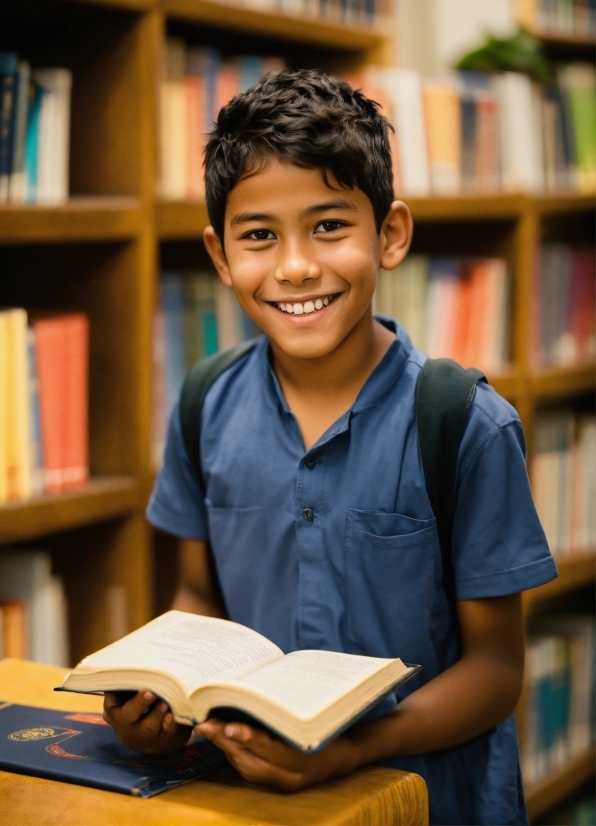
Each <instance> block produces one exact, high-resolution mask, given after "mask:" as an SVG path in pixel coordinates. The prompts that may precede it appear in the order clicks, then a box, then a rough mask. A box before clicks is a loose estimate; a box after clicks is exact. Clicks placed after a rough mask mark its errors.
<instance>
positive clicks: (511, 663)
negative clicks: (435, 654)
mask: <svg viewBox="0 0 596 826" xmlns="http://www.w3.org/2000/svg"><path fill="white" fill-rule="evenodd" d="M457 609H458V615H459V620H460V627H461V633H462V643H463V651H462V656H461V659H460V660H458V662H457V663H455V664H454V665H453V666H452V667H451V668H449V669H448V670H447V671H444V672H443V673H442V674H440V675H439V676H438V677H436V678H435V679H434V680H431V681H430V682H429V683H427V684H426V685H425V686H423V687H422V688H420V689H418V691H415V692H413V693H412V694H411V695H409V696H408V697H407V698H406V699H405V700H403V701H402V702H401V703H400V704H399V705H398V706H397V708H395V709H394V711H392V712H390V713H389V714H387V715H386V716H384V717H382V718H380V719H378V720H375V721H373V722H372V723H366V724H363V725H360V726H354V728H352V729H351V730H350V731H348V732H347V733H346V734H344V735H342V736H340V737H338V738H337V740H335V741H334V742H333V743H331V744H330V745H329V746H328V747H327V748H326V749H325V750H324V751H322V752H320V753H318V754H314V755H305V754H302V753H301V752H299V751H297V750H296V749H292V748H291V747H290V746H287V745H286V744H285V743H283V742H282V741H281V740H277V739H276V738H273V737H271V736H269V735H268V734H266V733H265V732H262V731H258V730H256V729H252V728H251V727H250V726H247V725H245V724H238V723H232V724H230V723H222V722H219V721H208V722H207V723H203V724H202V725H201V726H197V727H196V729H195V731H197V733H200V734H204V735H205V736H207V737H209V738H210V739H211V740H213V742H214V743H215V745H217V746H219V747H220V748H222V749H223V750H224V751H225V752H226V756H227V757H228V760H229V761H230V762H231V763H232V765H234V766H235V768H237V769H238V771H240V773H241V774H242V775H243V776H244V777H245V778H246V779H247V780H250V781H253V782H260V783H267V784H269V785H271V786H275V787H276V788H280V789H282V790H284V791H295V790H297V789H301V788H304V787H305V786H310V785H312V784H313V783H318V782H319V781H321V780H324V779H326V778H328V777H336V776H339V775H342V774H347V773H348V772H351V771H353V770H354V769H356V768H357V767H358V766H362V765H366V764H368V763H373V762H375V761H377V760H383V759H386V758H390V757H398V756H402V755H408V754H422V753H425V752H430V751H436V750H437V749H443V748H447V747H449V746H455V745H458V744H459V743H463V742H465V741H466V740H470V739H472V738H473V737H476V736H478V735H479V734H482V733H483V732H485V731H488V730H489V729H490V728H492V727H493V726H495V725H497V724H498V723H500V722H501V721H502V720H504V719H505V718H506V717H508V716H509V714H511V712H512V711H513V709H514V707H515V704H516V702H517V700H518V698H519V694H520V691H521V685H522V678H523V668H524V631H523V621H522V611H521V596H520V594H512V595H511V596H504V597H494V598H489V599H478V600H469V601H465V602H458V604H457Z"/></svg>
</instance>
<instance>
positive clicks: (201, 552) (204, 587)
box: [172, 539, 226, 619]
mask: <svg viewBox="0 0 596 826" xmlns="http://www.w3.org/2000/svg"><path fill="white" fill-rule="evenodd" d="M172 608H176V609H177V610H178V611H189V612H190V613H193V614H202V615H203V616H206V617H221V618H222V619H225V617H226V612H225V609H224V605H223V600H222V597H221V592H220V590H219V583H218V581H217V575H216V573H215V567H214V563H213V555H212V553H211V549H210V548H209V544H208V543H207V542H204V541H202V540H200V539H181V540H180V564H179V578H178V590H177V592H176V596H175V597H174V602H173V605H172Z"/></svg>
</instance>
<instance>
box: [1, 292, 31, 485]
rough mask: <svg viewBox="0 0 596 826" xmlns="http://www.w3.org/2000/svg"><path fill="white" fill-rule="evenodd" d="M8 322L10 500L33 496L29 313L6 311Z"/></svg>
mask: <svg viewBox="0 0 596 826" xmlns="http://www.w3.org/2000/svg"><path fill="white" fill-rule="evenodd" d="M4 317H5V319H6V325H7V326H6V331H7V335H6V344H7V369H8V373H7V385H6V402H7V405H6V473H7V497H8V499H28V498H29V497H30V496H31V492H32V489H31V442H30V438H31V437H30V433H31V426H30V414H31V411H30V404H29V371H28V365H27V313H26V311H25V310H23V309H21V308H15V309H11V310H5V311H4Z"/></svg>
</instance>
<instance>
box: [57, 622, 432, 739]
mask: <svg viewBox="0 0 596 826" xmlns="http://www.w3.org/2000/svg"><path fill="white" fill-rule="evenodd" d="M419 670H420V666H416V665H404V663H402V661H401V660H397V659H396V660H386V659H380V658H377V657H360V656H356V655H354V654H341V653H337V652H335V651H295V652H293V653H291V654H285V655H284V653H283V651H281V649H280V648H278V647H277V646H276V645H274V644H273V643H272V642H270V641H269V640H268V639H266V638H265V637H263V636H261V634H258V633H257V632H256V631H252V630H251V629H250V628H246V627H245V626H244V625H239V624H238V623H235V622H229V621H228V620H222V619H214V618H212V617H201V616H197V615H196V614H187V613H184V612H183V611H168V613H167V614H163V615H162V616H161V617H157V619H154V620H152V621H151V622H149V623H147V625H144V626H143V627H142V628H139V629H138V630H137V631H133V633H132V634H128V636H126V637H123V638H122V639H121V640H118V641H117V642H114V643H112V644H111V645H108V646H107V647H106V648H102V649H101V650H100V651H97V652H96V653H95V654H91V655H90V656H89V657H85V659H84V660H81V662H80V663H79V664H78V665H77V667H76V668H75V669H74V671H72V672H71V673H70V674H68V675H67V676H66V677H65V678H64V682H63V683H62V686H60V689H59V690H64V691H78V692H82V693H98V692H99V693H100V692H104V691H122V690H131V689H134V690H139V689H141V688H148V689H150V690H151V691H153V692H154V693H155V694H156V695H157V696H158V697H161V698H162V699H164V700H165V701H166V702H167V703H168V705H169V706H170V708H171V709H172V712H173V714H174V718H175V719H176V721H177V722H179V723H186V724H188V723H193V724H194V723H202V722H204V721H205V720H207V719H208V718H209V717H219V718H220V719H230V720H242V719H246V716H247V715H248V716H249V717H250V718H254V719H256V720H257V721H258V722H260V723H262V724H263V725H265V726H266V727H267V728H269V729H271V730H272V731H273V732H275V733H276V734H277V735H279V736H280V737H282V738H283V739H284V740H286V741H288V742H289V743H291V744H292V745H294V746H296V747H297V748H299V749H301V750H302V751H305V752H312V751H318V750H319V749H321V748H323V747H324V746H325V745H327V743H328V742H329V741H330V740H332V739H333V738H334V737H336V736H337V735H338V734H340V733H341V732H342V731H344V730H345V729H346V728H347V727H348V726H349V725H351V724H352V723H353V722H355V721H356V720H357V719H358V718H360V717H361V716H362V715H363V714H365V713H366V712H367V711H368V710H369V709H370V708H372V707H373V706H374V705H376V703H378V702H379V701H380V700H382V699H383V698H384V697H386V696H387V695H388V694H390V693H391V692H392V691H394V690H395V689H396V688H397V687H398V686H400V685H401V684H402V683H404V682H405V681H406V680H408V679H409V678H410V677H412V676H413V675H414V674H416V673H418V671H419Z"/></svg>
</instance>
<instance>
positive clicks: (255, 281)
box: [205, 159, 409, 359]
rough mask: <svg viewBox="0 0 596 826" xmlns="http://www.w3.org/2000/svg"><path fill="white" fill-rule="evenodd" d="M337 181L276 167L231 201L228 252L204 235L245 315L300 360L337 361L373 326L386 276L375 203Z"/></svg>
mask: <svg viewBox="0 0 596 826" xmlns="http://www.w3.org/2000/svg"><path fill="white" fill-rule="evenodd" d="M328 177H329V180H330V183H331V184H332V186H329V185H328V184H326V183H325V181H324V179H323V176H322V174H321V171H320V170H319V169H303V168H301V167H298V166H294V165H293V164H289V163H281V162H280V161H278V160H275V159H271V160H269V161H268V163H267V164H266V166H265V167H264V168H263V169H261V170H260V171H258V172H256V173H254V174H252V175H247V176H246V177H244V178H242V179H241V180H240V181H239V182H238V184H237V185H236V186H235V187H234V189H233V190H232V191H231V192H230V194H229V196H228V204H227V208H226V214H225V225H224V245H225V252H224V249H223V248H222V247H221V244H220V243H219V240H218V239H217V236H216V235H215V234H214V232H213V230H210V231H209V230H207V231H206V233H205V243H206V245H207V248H208V250H209V252H210V254H211V256H212V258H213V261H214V263H215V265H216V267H217V269H218V272H219V274H220V276H221V278H222V279H223V281H224V282H225V283H226V284H227V285H228V286H231V287H233V289H234V292H235V294H236V297H237V299H238V301H239V303H240V305H241V307H242V309H243V310H244V311H245V313H246V314H247V315H248V316H249V317H250V318H251V319H252V320H253V321H254V322H255V323H256V324H257V325H258V326H259V327H260V328H261V329H262V330H263V332H265V333H266V334H267V335H268V336H269V338H270V340H271V341H272V343H273V344H274V345H277V347H279V348H280V349H281V350H282V351H283V352H284V353H285V354H287V355H288V356H291V357H294V358H307V359H311V358H321V357H325V356H328V355H330V354H331V353H333V351H335V350H337V348H338V347H339V346H340V345H341V343H342V342H343V341H344V340H345V339H346V338H348V337H350V336H351V335H353V334H355V333H357V331H358V330H359V329H361V328H363V327H364V326H366V325H367V324H368V325H371V324H372V315H371V301H372V296H373V292H374V289H375V285H376V281H377V275H378V271H379V266H380V265H381V264H382V265H383V266H387V262H386V263H383V258H384V254H385V253H386V247H387V238H386V235H385V233H384V231H383V230H382V231H381V233H380V234H379V233H378V232H377V229H376V226H375V218H374V213H373V208H372V204H371V202H370V200H369V199H368V197H367V196H366V195H365V194H364V192H362V191H361V190H360V189H357V188H355V189H344V188H341V187H340V186H333V183H334V182H333V180H332V179H331V178H330V176H328ZM408 242H409V236H408ZM406 251H407V244H406V246H405V250H404V252H403V255H401V256H400V260H401V258H403V257H404V255H405V252H406ZM388 263H390V264H391V263H392V261H391V262H388ZM397 263H399V261H397ZM397 263H395V264H392V266H397Z"/></svg>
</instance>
